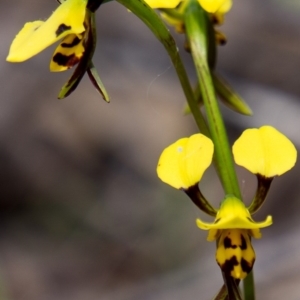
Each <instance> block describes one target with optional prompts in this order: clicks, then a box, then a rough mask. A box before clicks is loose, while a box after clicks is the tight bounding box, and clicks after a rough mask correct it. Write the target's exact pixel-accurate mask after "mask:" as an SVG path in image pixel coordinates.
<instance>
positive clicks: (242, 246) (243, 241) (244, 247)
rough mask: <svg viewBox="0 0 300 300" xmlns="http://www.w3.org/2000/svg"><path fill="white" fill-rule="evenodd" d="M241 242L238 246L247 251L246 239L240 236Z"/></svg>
mask: <svg viewBox="0 0 300 300" xmlns="http://www.w3.org/2000/svg"><path fill="white" fill-rule="evenodd" d="M241 241H242V245H241V246H240V248H241V249H242V250H246V249H247V242H246V239H245V238H244V236H243V235H242V234H241Z"/></svg>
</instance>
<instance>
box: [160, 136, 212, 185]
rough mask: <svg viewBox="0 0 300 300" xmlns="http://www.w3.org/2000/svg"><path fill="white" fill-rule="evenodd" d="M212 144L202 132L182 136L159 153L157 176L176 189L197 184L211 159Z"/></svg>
mask: <svg viewBox="0 0 300 300" xmlns="http://www.w3.org/2000/svg"><path fill="white" fill-rule="evenodd" d="M213 152H214V145H213V143H212V141H211V140H210V139H209V138H207V137H206V136H205V135H203V134H200V133H198V134H194V135H192V136H191V137H189V138H182V139H180V140H178V141H176V142H175V143H173V144H172V145H170V146H169V147H167V148H166V149H165V150H164V151H163V152H162V154H161V156H160V158H159V161H158V166H157V174H158V177H159V178H160V179H161V180H162V181H163V182H165V183H167V184H169V185H171V186H172V187H174V188H176V189H188V188H190V187H191V186H194V185H195V184H197V183H198V182H199V181H200V180H201V178H202V175H203V173H204V172H205V170H206V169H207V168H208V167H209V165H210V164H211V161H212V156H213Z"/></svg>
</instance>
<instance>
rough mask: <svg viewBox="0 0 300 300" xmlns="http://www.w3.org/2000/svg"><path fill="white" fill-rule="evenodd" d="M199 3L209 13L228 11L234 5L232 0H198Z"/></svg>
mask: <svg viewBox="0 0 300 300" xmlns="http://www.w3.org/2000/svg"><path fill="white" fill-rule="evenodd" d="M198 2H199V4H200V5H201V6H202V7H203V9H205V10H206V11H207V12H209V13H216V12H218V13H222V14H224V13H226V12H228V11H229V10H230V8H231V6H232V1H231V0H198Z"/></svg>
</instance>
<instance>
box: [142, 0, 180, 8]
mask: <svg viewBox="0 0 300 300" xmlns="http://www.w3.org/2000/svg"><path fill="white" fill-rule="evenodd" d="M181 1H182V0H145V2H146V3H147V4H148V5H149V6H150V7H152V8H175V7H176V6H177V5H178V4H179V3H180V2H181Z"/></svg>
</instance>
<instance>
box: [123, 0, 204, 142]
mask: <svg viewBox="0 0 300 300" xmlns="http://www.w3.org/2000/svg"><path fill="white" fill-rule="evenodd" d="M117 1H118V2H119V3H120V4H122V5H124V6H125V7H126V8H127V9H129V10H130V11H131V12H132V13H134V14H135V15H136V16H137V17H138V18H140V19H141V20H142V21H143V22H144V23H145V24H146V25H147V26H148V28H149V29H150V30H151V31H152V32H153V33H154V35H155V36H156V37H157V38H158V40H159V41H160V42H161V43H162V44H163V45H164V47H165V49H166V50H167V52H168V54H169V56H170V58H171V60H172V63H173V66H174V68H175V71H176V73H177V76H178V78H179V81H180V84H181V86H182V89H183V92H184V94H185V97H186V99H187V102H188V104H189V106H190V109H191V112H192V114H193V116H194V119H195V121H196V124H197V126H198V128H199V130H200V131H201V132H202V133H203V134H204V135H206V136H208V137H210V134H209V130H208V128H207V125H206V123H205V120H204V118H203V116H202V114H201V111H200V110H199V108H198V104H197V101H196V99H195V96H194V93H193V89H192V87H191V85H190V82H189V79H188V76H187V73H186V70H185V68H184V65H183V63H182V60H181V57H180V55H179V52H178V48H177V46H176V43H175V40H174V39H173V37H172V35H171V34H170V32H169V30H168V28H167V27H166V25H165V24H164V22H163V21H162V20H161V19H160V18H159V16H158V15H157V14H156V13H155V11H154V10H153V9H152V8H150V7H149V6H148V5H147V4H146V3H145V2H144V1H142V0H117Z"/></svg>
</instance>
